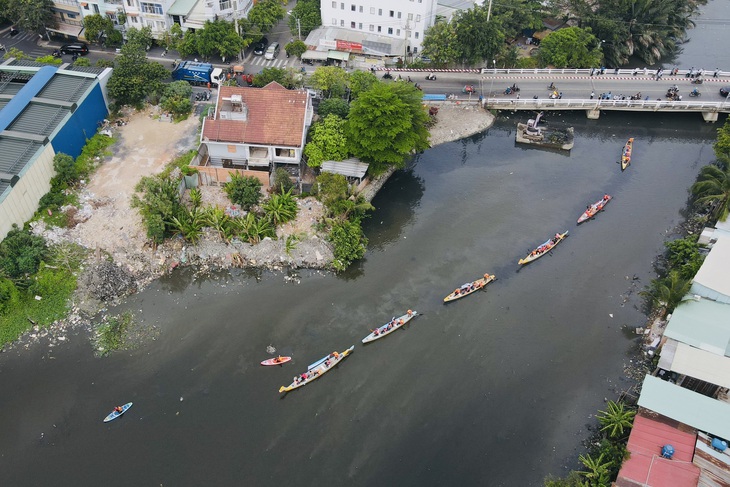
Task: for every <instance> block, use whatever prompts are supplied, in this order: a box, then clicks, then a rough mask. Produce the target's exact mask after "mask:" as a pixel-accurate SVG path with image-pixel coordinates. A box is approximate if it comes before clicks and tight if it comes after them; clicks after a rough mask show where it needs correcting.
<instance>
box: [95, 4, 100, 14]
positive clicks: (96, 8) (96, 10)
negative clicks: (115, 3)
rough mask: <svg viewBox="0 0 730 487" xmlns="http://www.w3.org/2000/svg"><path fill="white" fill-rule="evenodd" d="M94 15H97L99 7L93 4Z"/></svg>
mask: <svg viewBox="0 0 730 487" xmlns="http://www.w3.org/2000/svg"><path fill="white" fill-rule="evenodd" d="M94 13H95V14H98V13H99V6H98V5H97V4H94Z"/></svg>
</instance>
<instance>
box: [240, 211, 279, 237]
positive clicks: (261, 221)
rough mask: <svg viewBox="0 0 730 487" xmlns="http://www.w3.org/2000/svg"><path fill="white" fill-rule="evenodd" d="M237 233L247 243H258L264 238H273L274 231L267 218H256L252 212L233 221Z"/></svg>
mask: <svg viewBox="0 0 730 487" xmlns="http://www.w3.org/2000/svg"><path fill="white" fill-rule="evenodd" d="M234 222H235V225H236V226H237V227H238V232H239V233H240V235H241V236H242V237H243V238H245V239H246V240H247V241H248V243H251V244H255V243H259V242H260V241H261V240H262V239H264V238H266V237H272V238H273V237H275V236H276V231H275V230H274V228H273V227H272V226H271V223H270V221H269V219H268V218H258V217H256V215H255V214H254V213H253V212H249V213H246V215H245V216H244V217H242V218H236V219H235V220H234Z"/></svg>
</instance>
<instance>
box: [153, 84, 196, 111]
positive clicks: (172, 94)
mask: <svg viewBox="0 0 730 487" xmlns="http://www.w3.org/2000/svg"><path fill="white" fill-rule="evenodd" d="M192 94H193V88H192V87H191V86H190V83H188V82H187V81H173V82H172V83H170V84H169V85H167V86H166V87H165V89H164V92H163V94H162V99H161V100H160V106H161V107H162V109H163V110H165V111H167V112H170V113H172V114H173V116H175V117H176V118H183V117H186V116H187V115H189V114H190V112H192V111H193V102H192V101H190V97H191V96H192Z"/></svg>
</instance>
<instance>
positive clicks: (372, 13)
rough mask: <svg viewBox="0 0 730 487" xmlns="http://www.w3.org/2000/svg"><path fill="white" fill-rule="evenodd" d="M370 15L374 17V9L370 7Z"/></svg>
mask: <svg viewBox="0 0 730 487" xmlns="http://www.w3.org/2000/svg"><path fill="white" fill-rule="evenodd" d="M370 15H375V7H370Z"/></svg>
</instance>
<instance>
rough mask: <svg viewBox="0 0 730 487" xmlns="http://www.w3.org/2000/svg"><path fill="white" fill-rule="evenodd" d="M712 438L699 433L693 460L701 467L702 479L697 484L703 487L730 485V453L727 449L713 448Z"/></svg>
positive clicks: (724, 486) (725, 486)
mask: <svg viewBox="0 0 730 487" xmlns="http://www.w3.org/2000/svg"><path fill="white" fill-rule="evenodd" d="M711 442H712V439H710V438H708V436H707V435H705V434H703V433H700V434H698V435H697V443H696V445H695V456H694V459H693V460H692V461H693V463H694V464H695V465H697V466H698V467H700V469H701V471H700V481H699V483H698V484H697V485H700V486H702V487H727V486H730V454H728V451H727V450H725V451H724V452H719V451H717V450H715V449H714V448H712V446H710V445H711Z"/></svg>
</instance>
